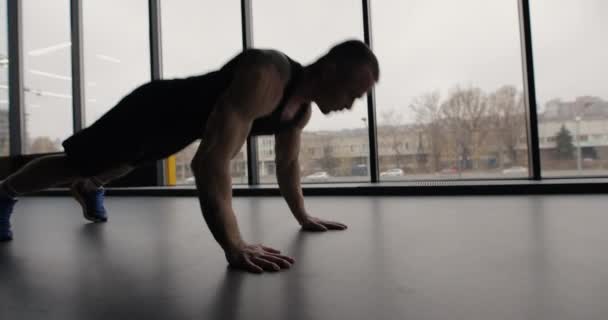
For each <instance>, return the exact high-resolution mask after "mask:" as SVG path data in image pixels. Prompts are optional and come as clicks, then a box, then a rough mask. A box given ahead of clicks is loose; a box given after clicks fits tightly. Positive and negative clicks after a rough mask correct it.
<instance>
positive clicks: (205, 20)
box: [161, 0, 247, 184]
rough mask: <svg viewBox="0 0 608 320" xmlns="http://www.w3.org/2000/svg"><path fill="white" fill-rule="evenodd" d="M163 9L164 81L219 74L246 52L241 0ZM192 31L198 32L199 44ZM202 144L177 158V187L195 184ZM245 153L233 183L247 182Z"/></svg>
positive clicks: (196, 0)
mask: <svg viewBox="0 0 608 320" xmlns="http://www.w3.org/2000/svg"><path fill="white" fill-rule="evenodd" d="M161 6H162V7H161V12H162V17H161V18H162V19H161V21H162V33H163V34H162V41H163V43H162V45H163V76H164V78H166V79H172V78H183V77H188V76H193V75H199V74H203V73H206V72H210V71H213V70H216V69H218V68H220V67H221V66H222V65H223V64H224V63H225V62H226V61H228V60H229V59H230V58H231V57H233V56H234V55H236V54H237V53H238V52H240V51H241V50H242V44H241V42H242V40H241V39H242V37H241V7H240V6H241V4H240V2H239V1H238V0H230V1H222V2H217V1H213V0H205V1H200V0H188V1H180V2H176V1H169V0H163V1H161ZM192 30H196V40H195V41H194V40H193V38H192V34H193V33H192ZM217 30H222V32H221V33H219V32H217ZM202 89H203V88H202ZM201 107H209V108H210V107H213V106H201ZM168 134H170V133H168ZM198 144H199V142H195V143H193V144H192V145H190V146H189V147H187V148H186V149H184V150H183V151H181V152H179V153H178V154H176V173H177V184H193V183H194V178H193V177H192V172H191V171H190V160H191V159H192V156H193V155H194V153H195V152H196V149H197V147H198ZM245 150H246V147H245V145H244V146H243V148H242V149H241V151H240V152H239V154H238V155H237V156H236V157H235V158H234V159H233V161H232V179H233V180H232V181H233V183H246V182H247V157H246V152H245Z"/></svg>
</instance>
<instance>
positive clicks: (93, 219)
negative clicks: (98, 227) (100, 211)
mask: <svg viewBox="0 0 608 320" xmlns="http://www.w3.org/2000/svg"><path fill="white" fill-rule="evenodd" d="M70 192H71V193H72V196H73V197H74V198H75V199H76V201H78V203H80V206H81V207H82V216H83V217H84V218H85V219H87V220H89V221H91V222H106V221H108V219H107V218H106V219H100V218H97V217H95V216H91V215H89V214H87V209H86V208H87V206H86V204H85V201H84V199H83V198H82V196H81V195H80V193H78V192H77V191H76V190H74V189H73V188H70Z"/></svg>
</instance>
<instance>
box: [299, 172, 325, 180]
mask: <svg viewBox="0 0 608 320" xmlns="http://www.w3.org/2000/svg"><path fill="white" fill-rule="evenodd" d="M327 179H329V174H328V173H327V172H325V171H317V172H315V173H312V174H309V175H307V176H305V177H304V180H308V181H325V180H327Z"/></svg>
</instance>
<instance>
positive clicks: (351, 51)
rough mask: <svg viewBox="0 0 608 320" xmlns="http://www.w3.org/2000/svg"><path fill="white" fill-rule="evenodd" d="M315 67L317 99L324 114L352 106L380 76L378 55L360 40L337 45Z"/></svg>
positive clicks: (315, 97)
mask: <svg viewBox="0 0 608 320" xmlns="http://www.w3.org/2000/svg"><path fill="white" fill-rule="evenodd" d="M311 69H312V70H313V75H314V81H316V85H315V87H316V90H315V94H314V97H313V100H314V101H315V102H316V104H317V105H318V106H319V109H320V110H321V112H323V113H324V114H328V113H330V112H331V111H336V110H343V109H350V108H351V107H352V105H353V102H354V100H355V99H357V98H359V97H362V96H363V95H364V94H365V93H366V92H367V91H369V90H370V89H371V87H372V86H373V85H374V84H375V83H376V82H377V81H378V79H379V77H380V67H379V66H378V60H377V59H376V56H375V55H374V53H373V52H372V51H371V50H370V49H369V48H368V47H367V45H365V43H363V42H361V41H359V40H349V41H345V42H342V43H340V44H337V45H336V46H334V47H333V48H331V50H329V52H328V53H327V54H325V55H324V56H322V57H321V58H319V60H317V61H316V62H315V63H313V64H312V65H311Z"/></svg>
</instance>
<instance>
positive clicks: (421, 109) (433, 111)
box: [410, 91, 445, 171]
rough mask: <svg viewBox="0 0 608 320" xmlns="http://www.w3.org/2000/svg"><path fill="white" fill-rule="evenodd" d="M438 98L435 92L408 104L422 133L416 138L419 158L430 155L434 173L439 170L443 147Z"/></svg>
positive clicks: (437, 93)
mask: <svg viewBox="0 0 608 320" xmlns="http://www.w3.org/2000/svg"><path fill="white" fill-rule="evenodd" d="M439 98H440V95H439V92H437V91H435V92H431V93H427V94H425V95H422V96H420V97H418V98H415V99H414V100H413V101H412V103H411V104H410V109H412V111H413V112H414V114H415V116H416V122H417V123H418V126H419V127H420V129H421V133H422V134H421V135H419V137H418V153H419V156H420V157H425V156H426V154H427V153H428V154H430V156H431V160H432V161H431V163H432V166H433V170H434V171H439V170H441V154H442V149H443V148H444V146H445V132H444V130H443V126H442V123H443V119H442V117H441V110H440V108H439ZM422 136H424V139H423V138H422ZM425 142H426V143H425ZM425 145H426V148H425Z"/></svg>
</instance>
